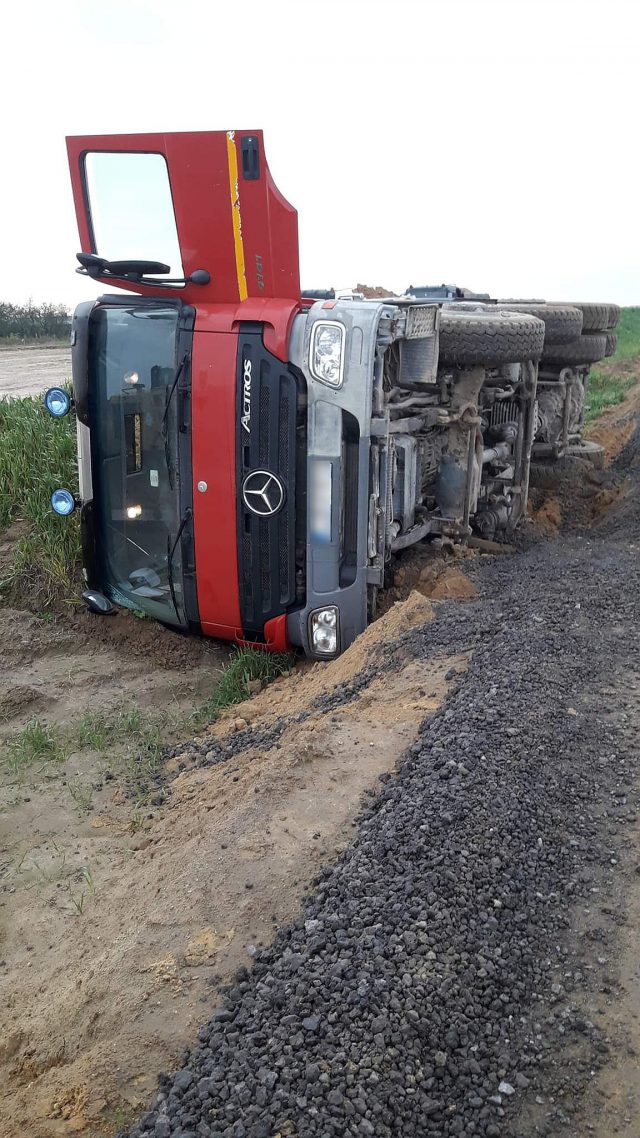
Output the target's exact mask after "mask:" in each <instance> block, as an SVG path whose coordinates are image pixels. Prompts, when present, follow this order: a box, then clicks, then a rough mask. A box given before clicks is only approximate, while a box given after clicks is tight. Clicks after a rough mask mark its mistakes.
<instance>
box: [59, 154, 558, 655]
mask: <svg viewBox="0 0 640 1138" xmlns="http://www.w3.org/2000/svg"><path fill="white" fill-rule="evenodd" d="M68 153H69V162H70V169H71V178H72V185H73V193H74V199H75V207H76V214H77V218H78V226H79V232H80V240H81V246H82V252H81V253H79V254H78V261H79V269H78V271H79V272H81V273H82V274H84V275H85V276H87V277H88V278H90V279H91V280H93V281H96V282H99V283H100V284H101V285H102V286H103V287H106V288H107V289H113V288H114V287H115V288H116V289H117V290H118V291H116V292H114V291H110V292H107V293H105V294H103V295H101V296H100V297H99V298H98V299H97V300H93V301H87V302H85V303H83V304H81V305H79V307H78V308H77V310H76V312H75V315H74V321H73V333H72V335H73V348H72V362H73V399H72V400H70V399H69V397H68V396H67V395H66V393H65V392H64V391H61V390H60V389H53V390H52V391H50V392H48V393H47V396H46V404H47V406H48V408H49V410H50V411H51V412H52V414H54V415H55V416H59V415H63V414H66V413H68V412H69V411H70V410H73V411H74V413H75V415H76V418H77V425H78V455H79V495H77V494H74V493H73V492H72V491H70V490H69V489H67V488H60V489H59V490H57V491H56V492H55V493H54V494H53V496H52V506H53V508H54V510H56V512H57V513H59V514H62V515H64V514H68V513H70V512H72V511H73V510H74V509H75V508H76V507H79V508H80V510H81V530H82V540H83V561H84V574H85V577H86V583H87V589H86V591H85V593H84V596H85V599H86V601H87V603H88V604H89V606H90V607H91V608H92V609H93V610H94V611H98V612H104V613H108V612H110V611H112V609H113V606H114V604H115V605H123V606H126V607H129V608H133V609H136V610H141V611H143V612H144V613H145V614H147V615H148V616H150V617H153V618H155V619H156V620H158V621H161V622H162V623H163V624H165V625H168V626H169V627H172V628H175V629H178V630H180V631H183V632H187V631H193V632H199V633H202V634H205V635H208V636H215V637H221V638H225V639H227V640H232V641H235V642H236V643H242V644H252V645H260V646H263V647H265V648H269V649H275V650H285V649H289V648H292V647H293V648H300V649H302V650H303V651H304V652H306V653H307V654H308V655H309V656H312V657H315V658H318V659H322V658H325V659H326V658H329V657H332V656H335V655H336V654H338V653H339V652H340V651H342V650H343V649H344V648H346V647H347V646H348V645H349V644H350V643H351V642H352V640H353V639H354V638H355V637H356V636H357V635H358V633H360V632H361V631H362V630H363V629H364V627H365V626H366V624H367V622H368V620H369V619H370V618H371V616H372V615H373V613H374V612H375V606H376V598H377V593H378V590H379V589H380V588H383V587H384V584H385V574H386V570H387V567H388V565H389V562H390V559H391V558H392V557H393V555H394V554H396V553H397V552H399V551H401V550H402V549H405V548H407V547H409V546H411V545H413V544H415V543H416V542H419V541H421V540H423V539H424V538H427V537H430V536H434V535H436V536H439V537H441V538H443V539H451V540H463V539H466V538H467V537H468V536H469V535H470V534H471V533H472V532H473V531H474V530H475V531H476V532H478V533H480V534H482V535H483V536H489V537H495V536H497V535H500V534H502V533H509V532H511V531H512V530H513V529H514V528H515V526H516V525H517V524H518V521H519V520H520V518H521V517H522V516H523V513H524V511H525V509H526V502H527V490H528V479H529V467H530V458H531V450H532V446H533V444H534V438H535V435H536V430H537V427H538V414H539V412H537V410H536V408H537V404H536V383H537V368H538V361H539V360H540V359H541V358H542V357H543V353H544V350H545V323H544V321H543V320H541V319H539V318H538V316H537V315H536V314H532V313H530V312H526V311H506V310H505V311H503V310H502V309H498V308H497V307H495V306H491V305H487V306H480V307H478V306H477V305H476V304H475V303H472V305H471V307H470V308H468V309H467V307H466V306H464V305H460V306H457V305H447V303H446V300H445V301H444V303H443V298H437V299H433V300H432V299H428V298H427V299H419V298H416V297H410V296H405V297H401V298H395V297H392V298H381V299H380V298H376V299H372V300H365V299H362V298H361V297H359V296H355V295H354V296H347V297H342V298H340V297H328V296H326V295H318V294H315V295H311V294H305V292H304V291H303V290H301V288H300V284H299V270H298V240H297V215H296V212H295V210H294V209H293V208H292V207H291V206H290V205H289V204H288V203H287V202H286V201H285V200H284V198H283V197H282V196H281V195H280V193H279V192H278V190H277V189H276V187H275V185H274V183H273V180H272V178H271V175H270V173H269V169H268V166H267V161H266V157H265V153H264V146H263V139H262V134H261V133H260V132H259V131H246V132H238V131H236V132H233V131H231V132H208V133H198V134H191V133H190V134H164V135H127V136H107V137H102V136H98V137H82V138H71V139H69V140H68Z"/></svg>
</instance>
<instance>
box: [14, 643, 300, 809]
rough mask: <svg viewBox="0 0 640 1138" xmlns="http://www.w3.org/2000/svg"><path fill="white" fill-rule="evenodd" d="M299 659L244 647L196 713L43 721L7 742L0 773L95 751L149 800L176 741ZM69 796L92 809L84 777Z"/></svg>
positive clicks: (108, 712)
mask: <svg viewBox="0 0 640 1138" xmlns="http://www.w3.org/2000/svg"><path fill="white" fill-rule="evenodd" d="M292 665H293V657H292V656H290V655H289V654H287V653H273V654H272V653H269V652H264V651H260V650H257V649H252V648H241V649H238V650H237V651H236V652H235V653H234V656H233V659H232V660H231V662H230V663H229V664H228V665H227V667H226V668H225V669H224V671H223V673H222V676H221V677H220V679H219V680H218V682H217V683H216V685H215V687H214V690H213V692H212V693H211V695H210V696H209V697H208V698H207V699H206V700H205V701H204V703H203V704H202V705H201V706H200V707H198V708H196V709H195V711H193V712H191V713H187V714H185V713H183V712H180V711H179V710H177V709H176V710H171V709H167V708H164V709H162V710H160V711H156V710H153V711H146V710H142V709H141V708H140V707H137V706H135V705H133V704H126V703H122V704H117V705H115V706H112V707H109V708H104V709H100V710H92V709H88V710H86V711H85V712H83V713H82V715H80V716H79V718H78V719H76V720H75V721H74V722H73V723H71V724H70V725H69V726H68V727H67V728H66V729H65V730H62V729H57V728H54V727H50V726H47V725H46V724H44V723H42V722H41V721H40V720H38V719H33V720H31V721H30V722H29V723H27V725H26V727H24V728H23V729H22V730H21V731H18V732H16V734H15V735H14V736H13V737H12V738H10V739H9V740H8V742H7V743H5V744H4V747H3V750H1V751H0V770H1V769H2V767H4V769H5V771H6V772H7V773H8V774H9V776H10V777H11V778H12V779H13V778H18V779H20V778H22V776H23V775H24V774H25V773H26V771H27V769H28V768H29V767H31V766H32V765H33V764H34V763H36V762H39V763H40V764H41V765H42V766H45V765H46V764H48V763H51V762H54V761H55V762H62V761H63V760H64V759H66V758H68V757H69V756H70V755H73V754H74V753H78V752H80V751H94V752H96V753H97V754H98V755H101V756H104V759H105V763H108V766H109V769H110V771H111V773H112V774H116V773H117V774H119V775H120V777H121V778H122V779H123V782H124V783H125V785H126V786H127V788H128V790H129V792H130V793H131V794H132V795H133V796H134V797H135V798H137V799H138V800H139V801H141V802H143V801H145V800H146V798H147V797H148V795H149V794H150V792H151V791H152V790H153V788H154V787H157V785H158V782H161V781H162V774H161V772H162V764H163V761H164V759H165V757H166V753H167V748H168V746H169V745H170V744H171V742H172V741H174V740H176V739H178V738H180V736H184V734H185V733H187V732H190V731H198V730H201V729H202V728H203V727H205V726H206V725H207V724H208V723H211V722H212V721H213V720H214V719H215V718H216V716H217V715H218V713H219V712H220V711H222V710H223V708H225V707H231V706H232V705H233V704H236V703H241V702H242V701H243V700H245V699H248V698H249V696H251V695H252V694H254V692H256V691H258V690H260V688H261V687H263V686H264V685H265V684H268V683H269V682H270V681H271V680H274V679H276V677H277V676H281V675H283V673H285V672H288V671H290V669H291V667H292ZM69 793H70V794H71V797H72V798H73V799H74V801H75V802H76V805H77V806H78V809H79V810H81V811H85V812H86V811H87V810H88V809H89V807H90V805H91V800H92V799H91V788H90V786H89V785H88V784H85V783H83V782H82V781H81V780H80V779H76V780H73V779H72V780H70V781H69Z"/></svg>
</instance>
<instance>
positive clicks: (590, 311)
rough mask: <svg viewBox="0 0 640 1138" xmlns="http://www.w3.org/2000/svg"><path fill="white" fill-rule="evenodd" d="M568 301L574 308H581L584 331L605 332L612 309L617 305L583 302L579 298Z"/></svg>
mask: <svg viewBox="0 0 640 1138" xmlns="http://www.w3.org/2000/svg"><path fill="white" fill-rule="evenodd" d="M565 303H567V302H566V301H565ZM568 303H569V304H570V305H571V307H572V308H579V309H580V311H581V313H582V331H583V332H604V330H605V328H608V327H609V320H610V319H611V318H612V316H611V312H610V310H611V309H612V308H615V307H616V306H615V305H613V304H583V303H582V301H577V300H570V301H568Z"/></svg>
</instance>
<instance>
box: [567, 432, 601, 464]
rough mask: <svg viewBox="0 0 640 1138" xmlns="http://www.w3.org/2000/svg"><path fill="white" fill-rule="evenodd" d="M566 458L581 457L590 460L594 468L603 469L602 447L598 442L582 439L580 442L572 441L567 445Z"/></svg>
mask: <svg viewBox="0 0 640 1138" xmlns="http://www.w3.org/2000/svg"><path fill="white" fill-rule="evenodd" d="M566 454H567V457H568V458H581V459H583V460H585V461H586V462H590V463H591V465H592V466H593V467H594V468H595V469H596V470H604V458H605V456H604V447H602V446H600V443H592V442H590V441H589V439H584V440H583V441H582V442H581V443H574V444H572V445H571V446H568V447H567V451H566Z"/></svg>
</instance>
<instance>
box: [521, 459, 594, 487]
mask: <svg viewBox="0 0 640 1138" xmlns="http://www.w3.org/2000/svg"><path fill="white" fill-rule="evenodd" d="M590 465H593V464H590V463H589V459H587V458H578V457H577V456H575V455H565V456H564V458H555V459H554V458H549V459H547V460H546V461H542V460H539V461H537V462H534V461H532V462H531V466H530V468H529V485H530V486H531V487H532V488H533V489H534V490H555V489H556V488H557V487H558V486H560V485H561V484H562V483H563V482H565V481H566V480H567V479H570V478H580V477H583V476H584V474H585V471H587V470H588V469H589V466H590Z"/></svg>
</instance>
